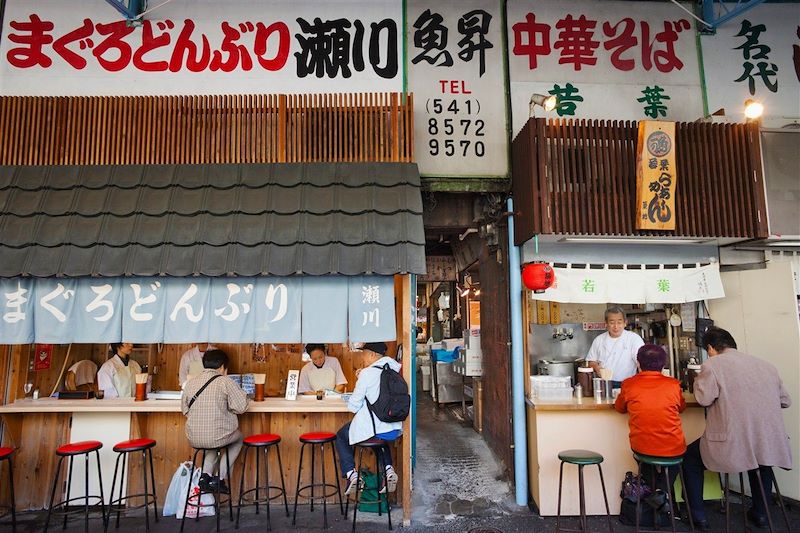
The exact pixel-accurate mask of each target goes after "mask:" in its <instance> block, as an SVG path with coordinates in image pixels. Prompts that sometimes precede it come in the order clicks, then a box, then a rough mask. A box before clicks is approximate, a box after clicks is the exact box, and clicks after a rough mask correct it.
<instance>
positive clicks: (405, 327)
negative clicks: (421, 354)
mask: <svg viewBox="0 0 800 533" xmlns="http://www.w3.org/2000/svg"><path fill="white" fill-rule="evenodd" d="M400 295H401V298H402V299H403V301H402V303H401V309H402V316H401V319H400V324H401V327H402V330H401V331H400V342H401V343H402V344H403V378H404V379H405V380H406V383H411V380H412V379H414V378H415V372H414V371H415V369H414V368H412V367H411V364H410V362H411V361H412V358H411V346H412V343H411V327H412V325H413V324H411V276H410V275H409V274H404V275H403V276H402V289H401V291H400ZM411 401H412V402H414V401H416V398H413V397H412V398H411ZM412 438H413V435H411V417H408V418H406V420H405V421H404V422H403V525H404V526H409V525H411V470H412V469H411V462H412V461H411V439H412Z"/></svg>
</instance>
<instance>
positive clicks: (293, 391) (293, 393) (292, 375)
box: [286, 370, 300, 400]
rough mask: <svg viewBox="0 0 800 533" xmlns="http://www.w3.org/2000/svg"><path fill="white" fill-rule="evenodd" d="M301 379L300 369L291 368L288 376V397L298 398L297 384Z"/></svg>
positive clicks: (289, 398) (290, 398) (291, 398)
mask: <svg viewBox="0 0 800 533" xmlns="http://www.w3.org/2000/svg"><path fill="white" fill-rule="evenodd" d="M299 381H300V371H299V370H289V375H288V376H286V399H287V400H296V399H297V384H298V382H299Z"/></svg>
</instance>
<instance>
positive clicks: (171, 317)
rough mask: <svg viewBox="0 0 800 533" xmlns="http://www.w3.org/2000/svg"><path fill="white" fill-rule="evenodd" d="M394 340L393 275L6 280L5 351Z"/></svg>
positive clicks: (1, 293) (1, 339)
mask: <svg viewBox="0 0 800 533" xmlns="http://www.w3.org/2000/svg"><path fill="white" fill-rule="evenodd" d="M354 292H355V293H356V294H357V295H358V296H357V297H352V296H351V297H348V294H352V293H354ZM348 319H349V320H348ZM395 337H396V334H395V312H394V279H393V278H392V277H391V276H363V277H349V278H348V277H341V276H321V277H313V278H312V277H296V278H295V277H292V278H269V277H257V278H112V279H98V278H77V279H76V278H13V279H2V280H0V344H29V343H33V342H44V343H54V344H67V343H72V342H83V343H105V342H119V341H123V340H124V341H127V342H138V343H162V342H163V343H184V342H195V341H198V340H210V341H213V342H239V343H241V342H257V343H292V342H321V341H325V342H342V341H344V340H347V339H348V338H350V339H354V340H358V341H370V340H383V341H385V340H393V339H395Z"/></svg>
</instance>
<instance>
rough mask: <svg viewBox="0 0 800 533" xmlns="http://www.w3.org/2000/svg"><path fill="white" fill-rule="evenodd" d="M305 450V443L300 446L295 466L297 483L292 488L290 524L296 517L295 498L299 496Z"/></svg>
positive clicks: (293, 522)
mask: <svg viewBox="0 0 800 533" xmlns="http://www.w3.org/2000/svg"><path fill="white" fill-rule="evenodd" d="M305 451H306V443H305V442H304V443H303V445H302V446H300V464H299V465H298V466H297V485H295V489H294V512H293V513H292V525H294V524H295V520H296V519H297V500H298V498H299V497H300V473H301V472H302V471H303V453H304V452H305Z"/></svg>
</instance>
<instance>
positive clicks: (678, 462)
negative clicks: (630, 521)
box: [633, 451, 694, 533]
mask: <svg viewBox="0 0 800 533" xmlns="http://www.w3.org/2000/svg"><path fill="white" fill-rule="evenodd" d="M633 458H634V459H636V462H637V463H638V464H639V479H641V477H642V465H643V464H644V465H650V466H653V467H656V466H660V467H662V468H663V469H664V489H665V490H664V493H665V494H666V497H667V503H668V504H669V508H670V511H671V512H670V513H669V519H670V522H671V524H672V531H673V533H674V532H675V501H674V499H673V497H672V487H671V486H670V476H669V469H670V468H675V467H678V476H679V477H680V479H681V487H685V486H686V483H685V482H684V480H683V456H680V455H679V456H677V457H659V456H656V455H645V454H643V453H639V452H637V451H634V452H633ZM651 488H652V489H653V490H654V491H655V489H656V475H655V472H653V480H652V483H651ZM683 502H684V503H685V504H686V511H687V514H688V515H689V526H690V527H691V529H692V531H694V520H692V509H691V507H689V499H688V498H684V499H683ZM640 504H641V501H637V502H636V531H637V533H639V532H641V531H650V530H643V529H639V521H640V518H641V514H642V513H641V506H640ZM653 524H654V525H655V528H656V529H655V530H657V531H660V529H659V525H658V516H657V515H656V513H655V512H654V513H653Z"/></svg>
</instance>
